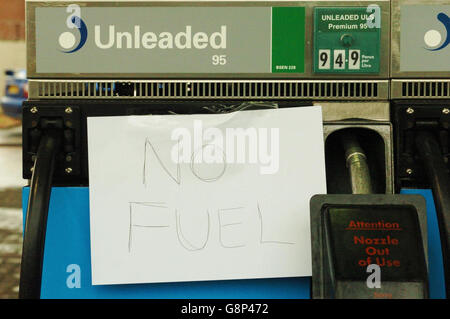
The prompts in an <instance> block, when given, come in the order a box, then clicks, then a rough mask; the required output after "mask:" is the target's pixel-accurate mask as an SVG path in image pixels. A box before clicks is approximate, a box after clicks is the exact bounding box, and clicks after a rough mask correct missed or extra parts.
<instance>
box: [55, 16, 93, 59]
mask: <svg viewBox="0 0 450 319" xmlns="http://www.w3.org/2000/svg"><path fill="white" fill-rule="evenodd" d="M72 23H73V24H74V25H75V26H76V29H77V30H78V32H79V34H80V36H79V42H78V44H77V39H76V36H75V35H74V34H73V33H72V32H69V31H66V32H63V33H61V34H60V36H59V38H58V42H59V45H60V47H61V48H62V49H63V50H62V52H64V53H73V52H76V51H78V50H80V49H81V48H82V47H83V46H84V44H85V43H86V40H87V36H88V31H87V27H86V24H85V23H84V21H83V20H82V19H81V18H79V17H72Z"/></svg>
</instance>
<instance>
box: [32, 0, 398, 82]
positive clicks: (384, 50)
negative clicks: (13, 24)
mask: <svg viewBox="0 0 450 319" xmlns="http://www.w3.org/2000/svg"><path fill="white" fill-rule="evenodd" d="M68 4H78V5H79V6H80V7H107V6H114V7H121V6H135V7H136V6H167V7H173V6H181V5H183V6H194V7H195V6H246V7H247V6H249V7H257V6H267V7H270V6H304V7H305V8H306V26H305V32H306V41H305V72H304V73H302V74H289V73H285V74H279V73H275V74H271V73H267V74H260V73H258V74H235V73H226V74H213V73H209V74H186V73H182V74H175V73H172V74H157V73H151V74H136V73H130V74H126V73H120V74H117V73H116V74H112V73H102V74H80V73H77V74H75V73H58V74H50V73H46V74H39V73H37V72H36V59H35V58H36V39H35V29H36V25H35V8H36V7H65V6H67V5H68ZM369 4H377V5H379V6H380V8H381V10H382V11H381V15H382V24H381V30H382V32H381V43H380V63H381V65H380V73H379V74H376V75H374V74H359V75H358V74H347V75H343V74H337V75H331V74H318V75H316V74H314V73H313V63H312V62H313V38H314V35H313V27H314V23H313V21H314V20H313V14H314V13H313V9H314V7H316V6H321V7H324V6H367V5H369ZM26 17H27V18H26V19H27V26H26V30H27V72H28V77H29V78H34V79H37V78H48V79H51V78H65V79H67V78H73V79H81V78H109V79H111V78H114V79H117V78H121V79H130V78H147V79H149V78H152V79H156V78H223V79H226V78H227V79H230V78H247V79H250V78H253V79H254V78H272V79H276V78H285V79H294V78H299V79H300V78H302V79H307V78H317V79H338V78H341V79H342V78H345V79H369V78H370V79H388V78H389V58H390V57H389V51H390V2H389V0H375V1H368V0H366V1H356V0H347V1H342V0H341V1H323V0H316V1H305V0H304V1H203V2H199V1H197V2H194V1H169V2H167V1H165V2H162V1H159V2H158V1H140V2H137V1H120V2H113V1H103V2H96V1H74V2H64V1H46V2H40V1H28V2H27V3H26Z"/></svg>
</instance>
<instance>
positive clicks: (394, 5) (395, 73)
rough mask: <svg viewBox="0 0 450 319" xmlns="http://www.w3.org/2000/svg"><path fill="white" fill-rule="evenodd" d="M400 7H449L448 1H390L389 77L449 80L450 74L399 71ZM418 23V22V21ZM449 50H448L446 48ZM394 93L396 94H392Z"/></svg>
mask: <svg viewBox="0 0 450 319" xmlns="http://www.w3.org/2000/svg"><path fill="white" fill-rule="evenodd" d="M402 5H450V1H449V0H393V1H391V21H392V25H391V33H392V42H391V77H392V78H396V79H399V78H417V79H419V78H435V79H441V78H450V72H448V71H443V72H438V71H433V72H402V71H401V70H400V63H401V61H400V57H401V51H400V50H401V48H400V41H401V39H400V37H401V10H400V8H401V6H402ZM418 18H419V19H420V17H418ZM418 23H420V21H418ZM446 50H450V48H448V47H447V48H446ZM394 93H396V92H394Z"/></svg>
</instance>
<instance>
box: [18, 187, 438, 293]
mask: <svg viewBox="0 0 450 319" xmlns="http://www.w3.org/2000/svg"><path fill="white" fill-rule="evenodd" d="M402 193H403V194H420V195H423V196H424V197H425V198H426V201H427V214H428V216H427V217H428V218H427V224H428V258H429V272H430V276H429V281H430V297H431V298H433V299H437V298H445V286H444V269H443V261H442V254H441V243H440V239H439V230H438V223H437V218H436V210H435V207H434V202H433V196H432V193H431V191H430V190H415V189H414V190H412V189H408V190H406V189H405V190H402ZM28 194H29V188H28V187H25V188H24V189H23V207H27V202H28ZM25 213H26V211H25V210H24V218H25ZM78 270H79V271H80V277H79V278H80V280H79V282H78V281H77V280H76V279H77V278H76V276H75V275H74V274H75V273H76V272H77V271H78ZM42 277H43V278H42V289H41V297H42V298H44V299H45V298H57V299H65V298H71V299H72V298H73V299H76V298H87V299H94V298H102V299H108V298H135V299H139V298H150V299H151V298H167V299H172V298H173V299H177V298H179V299H219V298H223V299H229V298H230V299H232V298H235V299H240V298H249V299H272V298H274V299H276V298H285V299H307V298H310V285H311V278H310V277H304V278H283V279H252V280H225V281H203V282H183V283H158V284H139V285H136V284H133V285H110V286H93V285H91V258H90V241H89V189H88V188H87V187H55V188H53V190H52V196H51V200H50V210H49V215H48V224H47V237H46V243H45V254H44V271H43V275H42ZM77 286H79V288H77Z"/></svg>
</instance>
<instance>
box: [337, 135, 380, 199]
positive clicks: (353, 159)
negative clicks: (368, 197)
mask: <svg viewBox="0 0 450 319" xmlns="http://www.w3.org/2000/svg"><path fill="white" fill-rule="evenodd" d="M341 142H342V145H343V147H344V150H345V158H346V164H347V168H348V171H349V174H350V183H351V187H352V194H372V193H373V189H372V182H371V181H372V180H371V178H370V170H369V165H368V162H367V157H366V154H365V152H364V150H363V149H362V147H361V146H360V144H359V141H358V138H357V137H356V136H355V135H353V134H351V133H350V132H343V133H342V136H341Z"/></svg>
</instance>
